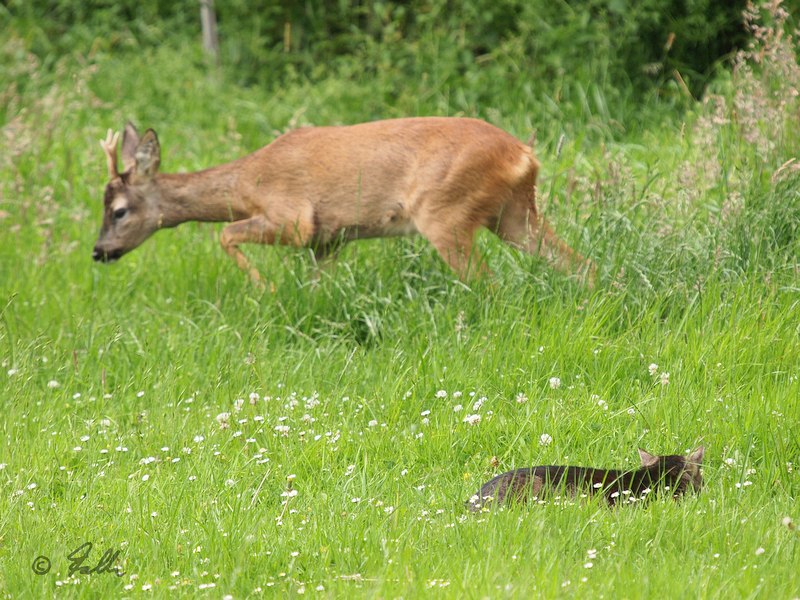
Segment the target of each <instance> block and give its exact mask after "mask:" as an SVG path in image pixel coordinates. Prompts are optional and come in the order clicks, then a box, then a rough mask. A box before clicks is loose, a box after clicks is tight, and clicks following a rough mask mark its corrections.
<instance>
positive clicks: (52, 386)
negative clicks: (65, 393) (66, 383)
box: [47, 379, 61, 390]
mask: <svg viewBox="0 0 800 600" xmlns="http://www.w3.org/2000/svg"><path fill="white" fill-rule="evenodd" d="M47 387H49V388H50V389H51V390H54V389H56V388H57V387H61V384H60V383H58V382H57V381H56V380H55V379H51V380H50V381H48V382H47Z"/></svg>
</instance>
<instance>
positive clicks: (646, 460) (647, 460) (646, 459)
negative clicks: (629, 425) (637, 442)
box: [639, 448, 658, 467]
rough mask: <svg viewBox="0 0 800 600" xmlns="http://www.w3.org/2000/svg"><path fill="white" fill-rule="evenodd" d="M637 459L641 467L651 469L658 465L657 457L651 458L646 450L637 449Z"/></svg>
mask: <svg viewBox="0 0 800 600" xmlns="http://www.w3.org/2000/svg"><path fill="white" fill-rule="evenodd" d="M639 458H640V459H641V461H642V466H643V467H652V466H653V465H655V464H657V463H658V457H657V456H653V455H652V454H650V453H649V452H648V451H647V450H642V449H641V448H639Z"/></svg>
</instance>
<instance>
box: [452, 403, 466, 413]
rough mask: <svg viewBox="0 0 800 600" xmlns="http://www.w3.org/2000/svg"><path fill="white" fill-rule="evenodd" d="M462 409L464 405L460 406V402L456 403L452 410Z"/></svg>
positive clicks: (459, 410)
mask: <svg viewBox="0 0 800 600" xmlns="http://www.w3.org/2000/svg"><path fill="white" fill-rule="evenodd" d="M462 410H464V407H463V406H461V405H460V404H456V405H455V406H454V407H453V412H461V411H462Z"/></svg>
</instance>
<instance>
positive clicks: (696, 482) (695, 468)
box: [639, 446, 705, 497]
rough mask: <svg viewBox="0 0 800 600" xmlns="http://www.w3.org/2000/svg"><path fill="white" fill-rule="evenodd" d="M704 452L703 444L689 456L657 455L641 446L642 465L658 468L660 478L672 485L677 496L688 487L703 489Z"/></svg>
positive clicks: (696, 489)
mask: <svg viewBox="0 0 800 600" xmlns="http://www.w3.org/2000/svg"><path fill="white" fill-rule="evenodd" d="M704 453H705V448H704V447H703V446H700V447H699V448H697V450H695V451H694V452H692V453H691V454H689V455H688V456H682V455H680V454H670V455H666V456H656V455H653V454H650V453H649V452H647V451H646V450H642V449H641V448H639V458H640V459H641V461H642V467H643V468H646V469H656V470H657V473H658V476H659V478H660V479H663V480H664V482H665V483H666V484H667V485H669V486H671V487H672V489H673V496H676V497H677V496H680V495H682V494H683V493H684V492H686V490H687V489H688V488H691V489H693V490H694V491H696V492H699V491H700V490H701V489H702V487H703V474H702V472H701V470H700V469H701V467H702V465H703V454H704Z"/></svg>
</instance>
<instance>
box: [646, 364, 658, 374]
mask: <svg viewBox="0 0 800 600" xmlns="http://www.w3.org/2000/svg"><path fill="white" fill-rule="evenodd" d="M647 370H648V371H649V372H650V375H652V376H653V377H655V376H656V373H658V365H657V364H656V363H650V366H649V367H647Z"/></svg>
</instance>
